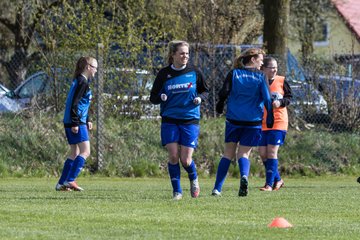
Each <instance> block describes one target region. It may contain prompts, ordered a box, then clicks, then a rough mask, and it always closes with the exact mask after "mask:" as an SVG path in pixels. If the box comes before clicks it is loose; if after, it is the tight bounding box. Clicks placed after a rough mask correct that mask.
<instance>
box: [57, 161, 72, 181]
mask: <svg viewBox="0 0 360 240" xmlns="http://www.w3.org/2000/svg"><path fill="white" fill-rule="evenodd" d="M73 163H74V160H72V159H70V158H68V159H66V161H65V162H64V167H63V170H62V172H61V176H60V179H59V182H58V183H59V184H61V185H63V184H64V182H65V181H66V179H67V177H68V175H69V172H70V169H71V166H72V165H73Z"/></svg>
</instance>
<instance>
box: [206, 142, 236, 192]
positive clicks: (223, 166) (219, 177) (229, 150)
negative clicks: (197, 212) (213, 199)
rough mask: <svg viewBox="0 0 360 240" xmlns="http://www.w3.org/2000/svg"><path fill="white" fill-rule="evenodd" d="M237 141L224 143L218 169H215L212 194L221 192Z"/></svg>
mask: <svg viewBox="0 0 360 240" xmlns="http://www.w3.org/2000/svg"><path fill="white" fill-rule="evenodd" d="M236 147H237V143H235V142H227V143H225V150H224V155H223V156H222V158H221V159H220V162H219V165H218V169H217V171H216V180H215V185H214V189H213V191H212V195H214V196H218V195H220V194H221V190H222V186H223V184H224V182H225V179H226V176H227V173H228V171H229V167H230V164H231V159H234V157H235V152H236Z"/></svg>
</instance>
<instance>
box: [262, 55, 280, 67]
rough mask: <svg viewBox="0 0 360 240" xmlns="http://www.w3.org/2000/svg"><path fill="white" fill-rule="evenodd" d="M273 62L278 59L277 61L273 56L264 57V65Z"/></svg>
mask: <svg viewBox="0 0 360 240" xmlns="http://www.w3.org/2000/svg"><path fill="white" fill-rule="evenodd" d="M271 62H277V61H276V59H275V58H273V57H266V58H264V60H263V67H267V66H269V63H271Z"/></svg>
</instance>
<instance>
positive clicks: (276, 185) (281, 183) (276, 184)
mask: <svg viewBox="0 0 360 240" xmlns="http://www.w3.org/2000/svg"><path fill="white" fill-rule="evenodd" d="M284 184H285V183H284V181H283V180H282V179H280V181H277V182H274V185H273V190H274V191H278V190H280V188H282V187H283V186H284Z"/></svg>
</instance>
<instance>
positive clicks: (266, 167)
mask: <svg viewBox="0 0 360 240" xmlns="http://www.w3.org/2000/svg"><path fill="white" fill-rule="evenodd" d="M263 164H264V167H265V174H266V171H267V169H268V166H267V165H268V163H267V161H266V160H265V161H263Z"/></svg>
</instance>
